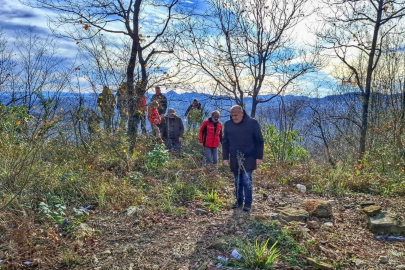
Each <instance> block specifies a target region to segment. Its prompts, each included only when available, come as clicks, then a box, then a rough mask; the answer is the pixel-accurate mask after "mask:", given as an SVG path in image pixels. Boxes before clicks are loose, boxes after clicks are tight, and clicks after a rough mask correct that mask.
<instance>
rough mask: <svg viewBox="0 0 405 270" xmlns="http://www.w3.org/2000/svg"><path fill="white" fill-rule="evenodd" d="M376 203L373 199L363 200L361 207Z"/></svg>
mask: <svg viewBox="0 0 405 270" xmlns="http://www.w3.org/2000/svg"><path fill="white" fill-rule="evenodd" d="M374 204H375V203H374V202H373V201H363V202H360V207H361V208H364V207H366V206H370V205H374Z"/></svg>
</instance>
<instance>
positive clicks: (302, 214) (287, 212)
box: [276, 207, 309, 222]
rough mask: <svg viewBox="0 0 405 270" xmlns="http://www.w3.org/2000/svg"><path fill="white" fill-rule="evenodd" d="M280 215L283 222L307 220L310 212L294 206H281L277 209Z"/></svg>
mask: <svg viewBox="0 0 405 270" xmlns="http://www.w3.org/2000/svg"><path fill="white" fill-rule="evenodd" d="M276 211H277V212H278V213H279V215H280V221H283V222H291V221H296V222H306V221H307V220H308V218H309V214H308V212H307V211H305V210H304V209H296V208H293V207H279V208H277V210H276Z"/></svg>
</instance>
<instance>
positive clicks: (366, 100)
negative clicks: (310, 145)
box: [359, 0, 383, 160]
mask: <svg viewBox="0 0 405 270" xmlns="http://www.w3.org/2000/svg"><path fill="white" fill-rule="evenodd" d="M382 11H383V1H382V0H380V1H378V11H377V19H376V23H375V27H374V33H373V41H372V44H371V51H370V54H369V58H368V65H367V76H366V87H365V89H364V93H363V99H362V101H363V105H362V107H363V111H362V116H361V128H360V146H359V160H361V159H363V157H364V154H365V152H366V150H367V149H366V139H367V128H368V113H369V105H370V96H371V81H372V75H373V71H374V68H373V66H374V56H375V51H376V46H377V39H378V32H379V30H380V23H381V15H382ZM359 83H360V82H359Z"/></svg>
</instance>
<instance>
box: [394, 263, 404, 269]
mask: <svg viewBox="0 0 405 270" xmlns="http://www.w3.org/2000/svg"><path fill="white" fill-rule="evenodd" d="M395 269H405V264H400V265H397V266H396V267H395Z"/></svg>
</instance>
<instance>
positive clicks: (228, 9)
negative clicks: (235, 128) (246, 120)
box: [178, 0, 320, 117]
mask: <svg viewBox="0 0 405 270" xmlns="http://www.w3.org/2000/svg"><path fill="white" fill-rule="evenodd" d="M305 3H306V1H304V0H283V1H265V0H251V1H248V2H246V1H241V0H231V1H229V0H207V5H208V9H207V10H206V12H205V13H204V14H203V15H202V16H196V17H195V18H192V19H190V20H187V21H184V22H183V28H182V30H183V34H184V35H185V36H186V37H187V39H184V40H183V41H182V46H181V48H182V50H180V51H179V56H178V57H179V59H181V60H182V61H185V62H187V63H188V64H189V65H190V66H191V67H192V68H194V69H195V70H196V72H197V73H199V74H200V75H201V77H202V78H204V77H205V81H207V78H208V79H209V80H212V81H214V82H215V90H214V91H213V92H214V94H225V95H227V97H220V98H225V99H227V98H230V99H232V100H234V101H235V102H236V103H237V104H239V105H241V106H245V101H244V99H245V98H246V97H248V96H251V97H252V98H253V104H252V111H251V115H252V116H253V117H254V116H255V115H256V110H257V105H258V104H260V103H265V102H268V101H270V100H272V99H273V98H274V97H276V96H278V95H279V94H281V93H282V92H283V91H285V90H286V89H288V88H289V87H291V86H292V85H293V84H294V83H295V82H296V81H297V79H298V78H299V77H301V76H303V75H304V74H306V73H309V72H313V71H315V68H316V67H317V66H318V65H319V64H320V63H319V62H317V60H318V57H317V54H316V53H312V54H310V53H307V52H304V51H303V50H302V49H298V48H297V46H294V44H293V43H294V42H293V38H292V36H291V35H292V30H293V29H294V27H295V26H296V25H297V24H298V23H299V22H300V21H301V20H302V19H303V18H304V17H305V16H306V14H305V11H304V9H305ZM263 94H269V95H268V96H266V97H264V96H261V95H263Z"/></svg>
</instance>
